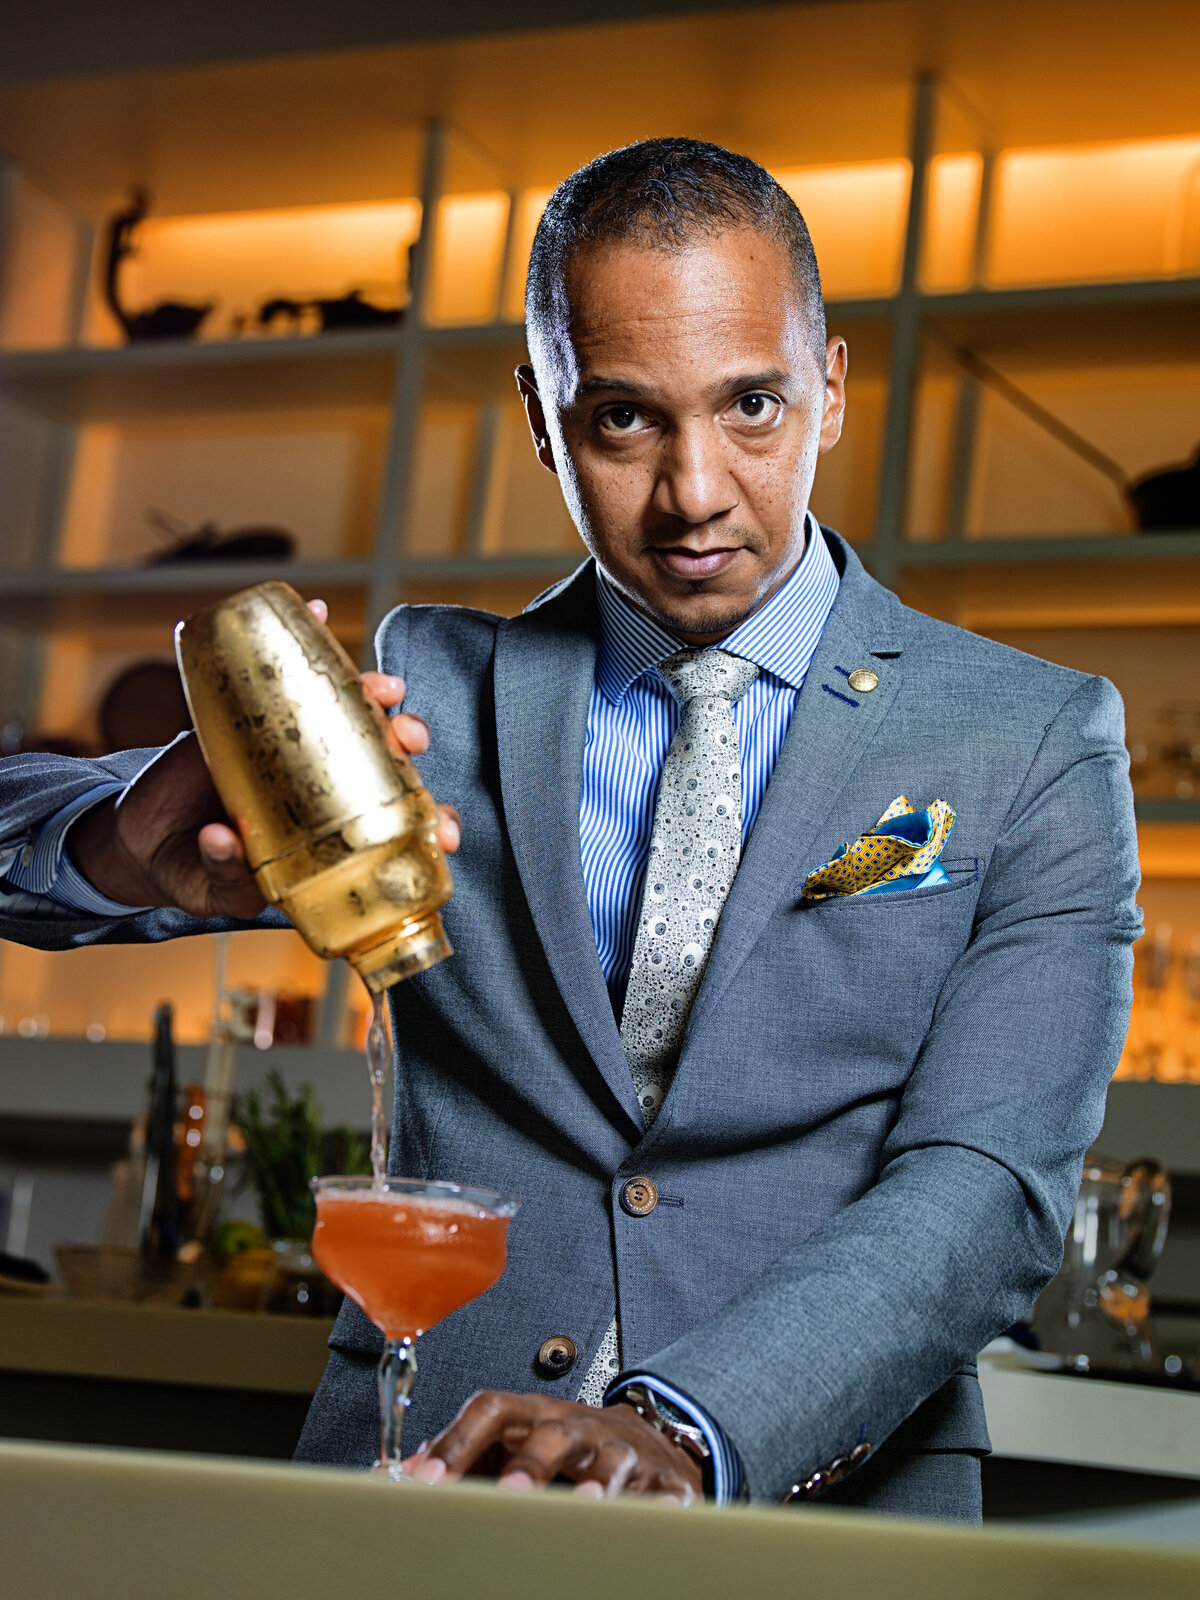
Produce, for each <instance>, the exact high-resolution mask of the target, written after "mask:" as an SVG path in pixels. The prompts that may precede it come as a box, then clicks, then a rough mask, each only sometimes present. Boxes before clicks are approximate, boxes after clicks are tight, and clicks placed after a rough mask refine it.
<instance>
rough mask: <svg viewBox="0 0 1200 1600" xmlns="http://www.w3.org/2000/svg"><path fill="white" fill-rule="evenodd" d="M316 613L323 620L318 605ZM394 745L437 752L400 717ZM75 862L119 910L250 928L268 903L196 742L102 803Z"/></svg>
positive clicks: (448, 810) (75, 846)
mask: <svg viewBox="0 0 1200 1600" xmlns="http://www.w3.org/2000/svg"><path fill="white" fill-rule="evenodd" d="M312 609H313V611H314V612H315V613H316V614H317V616H318V617H320V618H321V620H322V621H324V620H325V619H324V615H323V613H324V609H325V608H324V606H323V605H322V604H321V602H320V601H314V602H312ZM362 687H363V693H364V694H365V695H366V696H367V698H368V699H369V700H373V701H375V703H376V704H377V705H379V706H381V707H382V708H383V709H384V710H385V711H386V710H389V709H390V708H391V707H393V706H398V705H399V704H400V703H401V701H402V700H403V699H404V680H403V679H402V678H393V677H390V676H388V674H386V673H381V672H367V673H364V674H363V678H362ZM388 739H389V741H390V742H391V744H392V747H393V751H394V753H395V754H396V755H401V754H403V755H406V756H414V755H420V754H421V753H422V752H423V751H425V750H427V749H428V748H429V729H428V728H427V727H426V725H425V723H424V722H422V720H421V719H420V717H412V716H407V715H405V714H404V713H400V714H398V715H397V716H394V717H391V718H390V719H389V721H388ZM461 832H462V825H461V822H460V820H459V816H458V812H457V811H456V810H455V809H454V807H453V806H439V807H438V839H439V842H440V843H441V846H442V849H443V850H445V851H447V852H448V853H453V852H454V851H455V850H457V849H458V844H459V839H460V837H461ZM67 853H68V854H69V856H70V858H71V860H72V862H73V863H74V865H75V867H76V869H77V870H78V871H79V872H80V873H81V874H82V875H83V877H84V878H86V879H87V881H88V882H89V883H90V884H91V885H92V887H93V888H94V889H96V890H98V891H99V893H100V894H102V895H105V896H106V897H107V898H108V899H110V900H115V901H116V902H117V903H118V904H120V905H126V906H176V907H178V908H179V909H180V910H181V911H187V912H190V913H191V915H192V916H194V917H237V918H238V919H240V920H250V919H252V918H254V917H256V916H258V914H259V912H260V911H261V910H262V909H263V906H264V905H265V903H266V902H265V901H264V900H263V897H262V895H261V894H260V893H259V889H258V885H257V884H256V883H255V881H254V878H253V875H252V874H251V872H250V868H249V867H248V866H247V864H246V854H245V851H244V850H243V848H242V841H241V838H240V836H239V835H238V833H237V831H236V829H235V828H233V827H232V826H231V824H230V821H229V818H228V817H227V816H226V814H225V810H224V807H223V806H222V805H221V801H220V797H219V796H218V794H217V791H216V788H215V786H214V785H213V781H212V779H211V777H210V776H209V772H208V768H207V766H206V765H205V763H204V757H203V756H202V755H201V753H200V745H199V742H198V741H197V739H196V736H195V734H192V735H190V736H189V737H188V738H186V739H181V740H180V741H179V743H178V744H176V745H173V746H172V747H171V748H170V749H168V750H167V751H166V752H165V753H164V754H163V755H161V756H160V757H159V758H158V760H157V761H155V762H154V763H153V764H152V765H151V766H149V767H147V768H146V770H145V772H143V773H142V775H141V776H140V777H139V778H138V779H137V780H136V781H135V782H134V783H133V785H132V786H131V787H130V788H129V789H128V790H127V791H126V792H125V794H124V796H123V797H122V799H121V802H120V804H119V805H118V804H117V802H116V799H115V797H114V798H113V799H111V800H106V801H102V802H101V803H100V804H99V805H97V806H94V807H93V808H92V809H91V810H90V811H87V812H85V813H84V814H83V815H82V816H81V817H80V818H79V819H78V821H77V822H75V823H73V824H72V826H71V829H70V832H69V833H68V834H67Z"/></svg>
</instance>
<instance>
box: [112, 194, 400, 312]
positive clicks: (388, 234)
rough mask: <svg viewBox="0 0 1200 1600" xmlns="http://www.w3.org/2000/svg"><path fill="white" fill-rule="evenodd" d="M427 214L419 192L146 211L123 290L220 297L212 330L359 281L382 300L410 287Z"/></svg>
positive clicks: (329, 295) (147, 298) (152, 297)
mask: <svg viewBox="0 0 1200 1600" xmlns="http://www.w3.org/2000/svg"><path fill="white" fill-rule="evenodd" d="M420 224H421V206H420V203H419V201H416V200H394V201H388V202H386V203H381V204H376V205H354V206H313V207H304V208H302V209H298V210H293V211H253V212H237V213H232V214H226V215H214V216H200V217H149V218H147V220H146V221H145V222H144V223H143V224H142V227H141V229H140V230H139V232H138V235H137V254H136V256H133V257H131V258H130V260H129V261H128V262H127V263H126V265H125V267H124V268H123V269H122V280H121V282H122V295H123V297H124V299H125V301H126V302H127V304H129V305H131V306H133V307H142V306H146V305H150V304H153V303H156V302H157V301H160V300H167V299H170V300H185V301H189V302H203V301H206V300H216V301H217V302H218V305H217V309H216V311H215V312H214V313H213V315H212V317H211V318H210V319H209V321H208V322H207V323H206V324H205V326H204V329H203V332H204V335H205V336H206V337H210V338H211V337H219V336H221V335H225V334H228V332H229V331H230V322H231V319H232V318H234V317H237V316H240V317H243V318H246V319H247V320H252V319H253V317H254V314H255V313H256V312H257V310H258V307H259V306H260V305H261V304H262V303H263V301H264V300H269V299H274V298H276V297H279V296H286V297H287V298H289V299H294V300H303V299H317V298H321V299H333V298H336V297H337V296H339V295H343V294H346V293H347V292H348V291H349V290H350V289H353V288H361V289H363V290H365V291H366V293H367V297H368V299H371V300H373V301H375V302H377V303H378V304H380V305H398V304H401V303H402V302H403V300H404V299H405V298H406V294H407V280H408V246H409V245H410V244H411V243H412V241H413V240H414V239H415V238H416V236H417V232H418V230H419V228H420Z"/></svg>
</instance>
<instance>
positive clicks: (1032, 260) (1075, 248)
mask: <svg viewBox="0 0 1200 1600" xmlns="http://www.w3.org/2000/svg"><path fill="white" fill-rule="evenodd" d="M996 182H997V188H996V204H995V220H994V225H993V228H992V242H991V249H990V251H989V259H988V277H989V279H990V280H991V282H993V283H995V284H1018V283H1051V282H1065V281H1069V280H1075V279H1096V278H1126V277H1152V276H1155V275H1157V274H1159V273H1177V272H1197V271H1200V137H1198V138H1190V139H1143V140H1137V141H1131V142H1129V143H1126V144H1110V145H1096V146H1090V147H1085V148H1082V149H1062V150H1009V151H1006V152H1005V153H1004V154H1003V155H1002V156H1001V157H1000V160H999V163H998V167H997V172H996Z"/></svg>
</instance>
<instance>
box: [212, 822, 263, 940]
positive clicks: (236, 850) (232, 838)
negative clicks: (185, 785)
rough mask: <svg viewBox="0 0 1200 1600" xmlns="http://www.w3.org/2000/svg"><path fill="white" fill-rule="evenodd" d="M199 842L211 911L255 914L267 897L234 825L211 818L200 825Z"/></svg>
mask: <svg viewBox="0 0 1200 1600" xmlns="http://www.w3.org/2000/svg"><path fill="white" fill-rule="evenodd" d="M196 844H197V848H198V849H199V852H200V860H201V863H202V865H203V867H204V872H205V875H206V877H207V879H208V886H207V887H208V901H209V915H210V916H229V917H256V916H257V915H258V913H259V912H260V911H261V910H262V908H263V906H264V905H265V904H266V901H265V900H264V899H263V897H262V894H261V892H260V891H259V887H258V885H257V884H256V883H255V881H254V876H253V874H252V873H251V871H250V868H249V866H248V865H247V862H246V852H245V850H244V849H243V848H242V841H241V840H240V839H239V838H238V836H237V834H236V833H235V832H234V831H233V829H232V828H228V827H226V826H225V824H224V823H222V822H210V823H208V824H207V825H206V826H205V827H203V828H201V829H200V832H199V834H198V835H197V838H196Z"/></svg>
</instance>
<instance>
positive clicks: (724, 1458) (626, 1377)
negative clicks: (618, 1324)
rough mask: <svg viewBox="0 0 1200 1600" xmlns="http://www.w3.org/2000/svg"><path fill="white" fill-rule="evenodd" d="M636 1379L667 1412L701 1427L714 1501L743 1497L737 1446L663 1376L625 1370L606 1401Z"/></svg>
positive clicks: (743, 1481) (616, 1397)
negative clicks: (707, 1455)
mask: <svg viewBox="0 0 1200 1600" xmlns="http://www.w3.org/2000/svg"><path fill="white" fill-rule="evenodd" d="M634 1383H640V1384H643V1385H644V1386H645V1387H646V1388H647V1389H649V1390H650V1391H651V1393H652V1394H653V1395H654V1398H655V1400H656V1401H657V1402H658V1405H659V1408H660V1409H661V1410H662V1411H663V1412H665V1413H666V1415H667V1416H669V1417H672V1418H673V1419H674V1420H675V1421H677V1422H684V1423H689V1424H690V1425H691V1426H692V1427H694V1428H699V1429H700V1432H701V1433H702V1434H703V1435H704V1442H705V1444H706V1445H707V1446H708V1448H709V1451H710V1465H711V1467H712V1497H713V1501H714V1503H715V1504H716V1505H719V1506H728V1505H732V1504H733V1503H734V1501H736V1500H744V1499H745V1498H746V1473H745V1470H744V1468H743V1466H742V1458H741V1456H740V1455H739V1454H738V1452H737V1447H736V1446H735V1445H734V1443H733V1441H732V1440H731V1439H730V1437H729V1435H728V1434H727V1433H726V1432H725V1430H724V1428H721V1427H719V1426H718V1425H717V1424H716V1423H715V1422H714V1421H713V1420H712V1418H711V1417H710V1416H708V1415H707V1413H705V1412H703V1411H701V1409H700V1407H699V1406H697V1405H695V1404H694V1403H693V1402H692V1401H691V1400H689V1399H688V1398H687V1397H686V1396H685V1395H682V1394H680V1392H679V1390H678V1389H673V1388H672V1387H671V1385H670V1384H669V1383H664V1382H663V1380H662V1379H661V1378H656V1377H654V1376H653V1375H652V1374H651V1373H649V1372H623V1373H622V1374H621V1376H620V1377H619V1378H615V1379H614V1380H613V1382H612V1383H611V1384H610V1385H609V1387H608V1390H607V1392H606V1394H605V1396H604V1404H605V1405H606V1406H610V1405H612V1404H613V1403H614V1402H615V1401H617V1400H619V1399H620V1398H621V1396H622V1395H623V1394H624V1392H625V1390H626V1389H628V1388H629V1386H630V1384H634Z"/></svg>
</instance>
